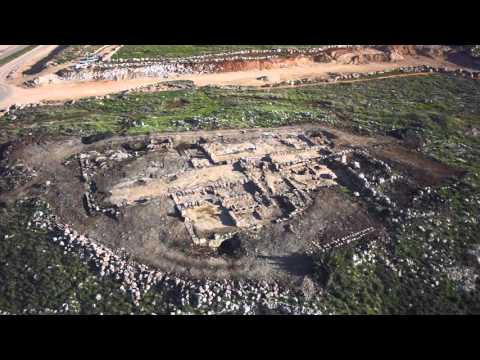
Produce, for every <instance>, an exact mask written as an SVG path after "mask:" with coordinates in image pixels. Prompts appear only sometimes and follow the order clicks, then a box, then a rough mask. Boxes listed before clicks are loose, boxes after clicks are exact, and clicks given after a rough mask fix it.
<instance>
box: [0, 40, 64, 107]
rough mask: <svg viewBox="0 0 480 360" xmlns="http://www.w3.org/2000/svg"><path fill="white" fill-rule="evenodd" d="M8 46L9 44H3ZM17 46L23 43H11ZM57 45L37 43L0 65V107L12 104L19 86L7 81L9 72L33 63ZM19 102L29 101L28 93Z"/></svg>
mask: <svg viewBox="0 0 480 360" xmlns="http://www.w3.org/2000/svg"><path fill="white" fill-rule="evenodd" d="M4 46H10V45H4ZM11 46H15V47H17V48H16V49H17V51H18V50H19V49H18V46H23V45H11ZM57 46H58V45H38V46H37V47H35V48H34V49H33V50H31V51H29V52H27V53H25V54H23V55H21V56H19V57H18V58H16V59H14V60H12V61H10V62H8V63H7V64H5V65H3V66H1V67H0V109H2V108H5V107H8V106H10V105H13V104H14V103H15V102H14V99H15V95H16V93H17V92H18V90H19V88H17V87H16V86H13V85H11V84H10V83H9V81H8V76H9V74H11V73H13V72H17V71H19V70H20V69H22V68H25V67H27V66H30V65H33V64H34V63H35V62H37V61H38V60H40V59H42V58H44V57H45V56H47V55H48V54H49V53H50V52H51V51H53V50H54V49H55V48H56V47H57ZM22 100H23V101H22V102H21V103H29V102H31V101H28V94H27V97H23V98H22Z"/></svg>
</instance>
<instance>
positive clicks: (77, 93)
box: [0, 45, 458, 109]
mask: <svg viewBox="0 0 480 360" xmlns="http://www.w3.org/2000/svg"><path fill="white" fill-rule="evenodd" d="M56 46H57V45H39V46H38V47H37V48H35V49H34V50H32V51H30V52H28V53H27V54H25V55H23V56H21V57H19V58H18V59H15V60H14V61H12V62H10V63H8V64H6V65H5V66H3V67H1V68H0V109H3V108H7V107H9V106H11V105H13V104H29V103H36V102H41V101H45V100H50V101H67V100H73V99H79V98H83V97H89V96H103V95H107V94H112V93H117V92H121V91H124V90H128V89H132V88H135V87H138V86H143V85H150V84H154V83H157V82H159V81H165V80H174V79H175V80H192V81H193V82H194V83H195V85H197V86H206V85H218V86H228V85H237V86H255V87H260V86H262V85H264V84H273V83H278V82H281V81H288V80H299V79H305V78H312V79H314V78H321V77H325V76H326V75H327V73H329V72H332V73H353V72H357V73H364V72H372V71H384V70H391V69H396V68H399V67H402V66H417V65H432V66H448V67H451V68H457V67H458V66H456V65H455V64H452V63H447V62H445V61H442V60H438V59H432V58H429V57H422V56H417V57H406V58H405V59H404V60H401V61H396V62H379V63H368V64H361V65H352V64H339V63H316V62H313V61H304V62H302V63H299V64H295V65H289V66H285V67H277V68H273V69H268V70H245V71H235V72H223V73H212V74H200V75H181V76H178V75H173V76H171V77H170V78H168V79H165V78H152V77H151V78H139V79H132V80H120V81H88V82H87V81H85V82H73V81H72V82H65V83H57V84H51V85H43V86H40V87H37V88H22V87H20V86H18V85H15V84H14V81H8V80H7V79H6V78H7V76H8V74H9V73H10V72H11V71H12V70H15V69H18V68H20V67H25V66H27V65H28V64H31V63H33V62H34V61H38V60H39V59H40V58H41V56H46V55H48V53H50V52H51V51H52V50H53V49H54V48H55V47H56ZM18 73H19V72H17V77H18V76H19V74H18ZM261 76H266V77H267V78H268V80H267V81H262V80H257V78H259V77H261ZM16 80H17V81H16V84H18V83H20V81H18V80H19V79H18V78H17V79H16Z"/></svg>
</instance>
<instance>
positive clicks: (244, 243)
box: [0, 46, 480, 314]
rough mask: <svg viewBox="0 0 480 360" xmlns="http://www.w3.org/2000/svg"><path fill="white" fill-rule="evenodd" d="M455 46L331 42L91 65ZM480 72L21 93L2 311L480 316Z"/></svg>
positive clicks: (7, 116)
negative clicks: (86, 93)
mask: <svg viewBox="0 0 480 360" xmlns="http://www.w3.org/2000/svg"><path fill="white" fill-rule="evenodd" d="M450 51H451V49H449V48H448V47H443V46H425V47H422V46H416V47H411V46H396V47H386V46H378V47H375V48H370V49H368V50H367V51H366V50H365V48H364V47H362V46H357V47H347V46H338V47H325V48H321V49H319V48H316V49H310V50H305V49H302V50H288V49H282V50H281V51H278V53H272V51H271V50H262V51H242V52H238V53H226V54H222V57H220V55H219V54H215V55H205V56H198V57H194V58H189V59H182V60H181V61H176V60H167V61H166V60H164V59H161V60H157V59H137V60H134V61H129V62H125V63H123V62H120V61H117V60H115V61H111V62H110V65H112V67H110V68H109V67H108V66H106V65H107V64H109V63H107V62H105V64H104V65H102V64H100V65H98V64H97V65H93V67H92V69H93V68H95V67H97V70H98V71H99V72H97V73H96V74H100V75H95V76H100V77H101V76H104V75H102V74H111V73H109V72H108V71H110V70H107V69H113V70H114V71H117V70H118V71H120V70H121V69H128V70H126V71H127V73H128V72H131V71H133V72H135V71H137V70H132V69H140V70H138V71H140V72H143V71H145V69H150V70H151V71H157V70H158V69H163V70H159V71H164V70H165V69H167V70H165V71H167V72H168V71H171V70H170V68H165V67H163V68H161V67H162V66H165V64H170V65H172V64H177V63H178V64H179V65H178V66H179V68H183V69H187V68H189V69H192V68H194V67H195V66H197V65H198V66H199V67H198V68H197V69H200V70H199V71H202V70H201V69H202V67H203V66H206V65H205V64H208V66H211V67H212V68H208V69H207V70H206V71H218V69H217V70H215V66H217V65H215V64H217V63H220V64H223V65H224V63H225V62H226V61H231V60H232V58H233V61H240V62H243V61H252V60H253V61H264V60H268V61H270V62H272V61H273V60H274V59H277V58H285V57H290V56H295V57H304V56H312V57H315V58H316V60H315V61H338V62H347V63H356V64H358V66H361V63H362V62H370V61H392V60H393V61H402V60H400V59H401V58H402V57H403V58H404V57H409V56H420V57H424V56H425V57H438V56H445V54H446V53H448V52H450ZM327 56H328V58H327ZM395 59H396V60H395ZM187 60H188V61H187ZM119 64H126V66H124V67H123V66H117V65H119ZM185 64H188V65H187V67H186V68H184V67H183V66H185ZM192 64H194V65H192ZM98 66H100V67H98ZM102 66H103V67H102ZM155 66H159V67H155ZM172 66H174V70H173V71H176V70H175V66H177V65H172ZM119 69H120V70H119ZM212 69H213V70H212ZM97 70H95V71H97ZM150 70H148V71H150ZM69 71H70V70H69ZM84 71H87V72H85V73H89V71H90V70H85V69H79V70H78V71H75V73H78V74H81V73H83V72H84ZM121 71H124V70H121ZM186 71H190V70H186ZM89 76H90V75H89ZM105 76H106V75H105ZM108 76H110V75H108ZM134 76H135V75H134ZM478 79H479V72H477V71H476V70H474V69H470V68H467V69H464V68H459V67H444V66H433V65H418V66H399V67H397V68H395V69H391V70H379V71H370V72H353V73H350V72H346V73H330V74H327V75H326V76H324V77H322V78H318V79H312V78H306V79H304V80H295V81H294V82H289V81H287V82H284V81H279V82H268V84H263V85H261V86H259V87H257V88H245V87H238V86H230V87H227V86H225V87H212V86H207V87H201V86H197V85H196V84H195V83H194V82H192V81H188V80H176V81H168V80H167V81H158V82H154V83H153V84H147V85H140V86H138V87H135V88H133V89H130V90H127V91H123V92H121V93H118V94H113V95H108V96H101V97H91V98H88V99H81V100H77V101H71V102H68V103H63V102H61V103H59V102H51V103H48V102H42V103H41V104H33V105H28V106H24V105H18V106H12V107H10V108H9V109H8V110H7V111H4V112H3V116H2V117H1V118H0V121H1V125H0V128H1V130H2V133H1V135H0V143H1V146H0V175H1V179H0V212H1V214H2V216H1V218H0V254H1V256H0V290H1V291H0V293H2V294H3V295H2V296H0V311H1V312H2V314H38V313H40V314H45V313H55V314H79V313H80V314H92V313H106V314H109V313H133V314H352V313H353V314H359V313H361V314H385V313H388V314H425V313H442V314H443V313H444V314H453V313H462V314H465V313H467V314H472V313H478V311H479V310H480V309H479V308H478V303H479V302H478V300H479V299H480V290H479V287H478V281H479V271H480V262H479V259H480V252H479V246H480V245H479V243H478V236H477V233H478V214H480V211H479V210H480V195H479V191H478V189H479V186H480V183H479V181H480V169H479V167H478V164H479V162H478V157H479V156H480V150H479V142H478V141H479V137H478V134H479V133H480V132H479V128H480V126H479V124H478V121H479V116H480V109H479V104H480V99H479V98H478V96H479V95H478V94H479V93H480V92H479V91H478V90H479V89H478V87H479V86H480V85H479V82H478ZM258 81H259V82H265V79H264V78H261V79H260V80H258ZM265 85H267V86H265ZM327 184H328V186H326V185H327ZM212 209H220V210H221V211H217V210H215V211H213V210H212ZM259 225H261V226H259ZM232 230H233V231H232Z"/></svg>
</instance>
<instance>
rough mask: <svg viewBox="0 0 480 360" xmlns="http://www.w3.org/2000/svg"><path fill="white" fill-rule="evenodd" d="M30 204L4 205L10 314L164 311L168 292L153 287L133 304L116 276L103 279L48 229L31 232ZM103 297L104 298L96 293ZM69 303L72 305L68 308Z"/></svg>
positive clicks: (2, 277)
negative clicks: (55, 240)
mask: <svg viewBox="0 0 480 360" xmlns="http://www.w3.org/2000/svg"><path fill="white" fill-rule="evenodd" d="M32 208H33V206H31V204H29V202H26V203H24V204H18V205H17V206H8V207H3V208H0V214H1V218H2V220H1V221H0V294H1V295H0V310H2V311H7V312H10V313H22V312H23V311H25V310H26V312H27V313H29V312H32V313H36V312H38V311H40V312H41V313H53V311H54V310H57V311H59V312H61V313H70V314H100V313H108V314H128V313H131V312H133V311H135V313H152V312H155V313H164V312H166V309H165V308H164V307H162V306H163V305H162V304H163V303H164V301H163V294H162V293H161V292H160V291H159V290H157V289H152V290H151V291H150V292H149V293H148V294H147V295H146V297H145V298H144V299H143V300H142V302H141V304H140V306H138V307H134V305H133V303H132V302H131V300H130V298H129V296H128V295H127V294H125V293H123V292H121V291H120V289H119V284H118V283H116V282H115V281H114V280H113V279H103V278H101V277H100V276H98V275H97V273H96V272H95V271H94V270H93V269H92V268H91V267H90V266H89V264H85V263H84V262H83V261H82V260H80V259H79V258H78V257H77V256H73V255H71V254H66V253H65V252H64V251H63V249H62V248H60V247H59V246H58V245H56V244H54V243H52V241H51V240H48V238H47V232H46V231H42V230H28V229H27V226H28V225H27V223H28V221H29V218H30V216H31V215H32ZM98 295H100V296H101V300H97V299H96V297H97V296H98ZM64 304H67V306H65V305H64Z"/></svg>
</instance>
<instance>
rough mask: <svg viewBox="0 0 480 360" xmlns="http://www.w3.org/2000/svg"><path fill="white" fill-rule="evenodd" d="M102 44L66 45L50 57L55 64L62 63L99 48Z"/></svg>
mask: <svg viewBox="0 0 480 360" xmlns="http://www.w3.org/2000/svg"><path fill="white" fill-rule="evenodd" d="M102 46H104V45H66V46H63V48H62V49H61V51H59V52H58V54H56V55H55V56H54V58H53V59H52V60H53V61H55V62H56V63H57V64H64V63H66V62H69V61H73V60H75V59H78V58H80V57H82V56H86V55H88V54H91V53H93V52H95V51H96V50H98V49H100V48H101V47H102Z"/></svg>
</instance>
